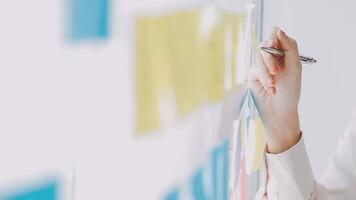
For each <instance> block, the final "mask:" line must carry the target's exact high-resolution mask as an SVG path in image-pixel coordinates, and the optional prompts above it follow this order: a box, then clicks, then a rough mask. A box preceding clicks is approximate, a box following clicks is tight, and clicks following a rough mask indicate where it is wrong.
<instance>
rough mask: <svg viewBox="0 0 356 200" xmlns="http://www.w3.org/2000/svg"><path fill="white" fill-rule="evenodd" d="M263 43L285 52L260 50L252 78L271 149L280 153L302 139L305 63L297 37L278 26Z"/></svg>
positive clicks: (254, 93) (250, 81)
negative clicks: (281, 55) (300, 123)
mask: <svg viewBox="0 0 356 200" xmlns="http://www.w3.org/2000/svg"><path fill="white" fill-rule="evenodd" d="M262 46H267V47H275V48H278V49H281V50H283V51H284V52H285V55H284V57H278V56H273V55H271V54H269V53H266V52H263V51H258V52H257V53H256V54H257V55H256V64H257V66H254V67H253V70H252V73H251V74H250V75H251V76H250V78H249V85H250V87H251V89H252V92H253V95H254V97H255V100H256V103H257V105H258V107H259V110H260V112H261V117H262V121H263V123H264V126H265V129H266V134H267V135H266V138H267V147H268V151H269V152H270V153H280V152H283V151H285V150H288V149H289V148H290V147H292V146H294V145H295V144H296V143H297V142H298V141H299V139H300V127H299V116H298V104H299V99H300V90H301V76H302V65H301V63H300V60H299V53H298V47H297V43H296V42H295V40H293V39H292V38H290V37H288V36H287V35H286V34H285V33H284V32H283V31H282V30H280V29H279V28H275V29H274V31H273V32H272V35H271V38H270V40H269V41H268V42H267V43H265V44H262Z"/></svg>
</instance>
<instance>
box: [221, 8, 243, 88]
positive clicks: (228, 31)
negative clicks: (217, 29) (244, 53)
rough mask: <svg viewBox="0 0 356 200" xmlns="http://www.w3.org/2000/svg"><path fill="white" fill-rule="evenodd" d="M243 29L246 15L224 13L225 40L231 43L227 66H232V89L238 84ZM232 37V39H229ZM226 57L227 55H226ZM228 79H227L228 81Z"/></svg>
mask: <svg viewBox="0 0 356 200" xmlns="http://www.w3.org/2000/svg"><path fill="white" fill-rule="evenodd" d="M243 29H244V15H242V14H234V13H224V30H225V40H226V39H228V40H230V41H231V45H230V46H229V48H230V49H227V51H230V52H231V53H230V56H229V57H228V58H226V62H227V63H226V64H225V65H228V64H230V65H231V68H232V69H231V73H230V74H228V75H230V76H231V77H229V79H230V81H231V85H232V89H235V88H236V86H237V84H235V83H236V82H237V71H238V67H239V66H238V53H239V52H238V50H239V47H240V45H241V43H242V40H243ZM229 37H230V38H229ZM225 55H226V53H225ZM226 78H227V77H225V79H226Z"/></svg>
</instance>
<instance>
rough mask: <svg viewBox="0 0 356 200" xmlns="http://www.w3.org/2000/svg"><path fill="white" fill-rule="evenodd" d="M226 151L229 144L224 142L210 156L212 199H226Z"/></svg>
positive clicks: (226, 141)
mask: <svg viewBox="0 0 356 200" xmlns="http://www.w3.org/2000/svg"><path fill="white" fill-rule="evenodd" d="M228 149H229V142H228V140H224V141H223V142H222V144H220V145H219V146H218V147H217V148H216V149H213V151H212V154H211V163H212V165H211V166H212V168H211V169H212V180H213V181H212V182H213V199H216V200H227V199H228V181H229V180H228V176H229V175H228V165H229V161H228Z"/></svg>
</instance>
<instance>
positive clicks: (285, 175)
mask: <svg viewBox="0 0 356 200" xmlns="http://www.w3.org/2000/svg"><path fill="white" fill-rule="evenodd" d="M265 159H266V170H267V182H266V190H265V191H266V193H267V194H266V195H267V196H268V199H296V200H297V199H298V200H299V199H300V200H302V199H303V200H306V199H313V198H314V194H315V187H316V184H315V181H314V177H313V172H312V170H311V167H310V163H309V159H308V155H307V152H306V149H305V145H304V141H303V138H302V137H301V139H300V140H299V142H298V143H297V144H296V145H294V146H293V147H291V148H290V149H288V150H287V151H285V152H282V153H279V154H270V153H266V155H265Z"/></svg>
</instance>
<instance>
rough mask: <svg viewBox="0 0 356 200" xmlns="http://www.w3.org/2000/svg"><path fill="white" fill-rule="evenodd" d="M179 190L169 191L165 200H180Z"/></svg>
mask: <svg viewBox="0 0 356 200" xmlns="http://www.w3.org/2000/svg"><path fill="white" fill-rule="evenodd" d="M179 196H180V193H179V188H175V189H173V190H171V191H169V192H168V193H167V194H166V195H165V196H164V197H163V200H179Z"/></svg>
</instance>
